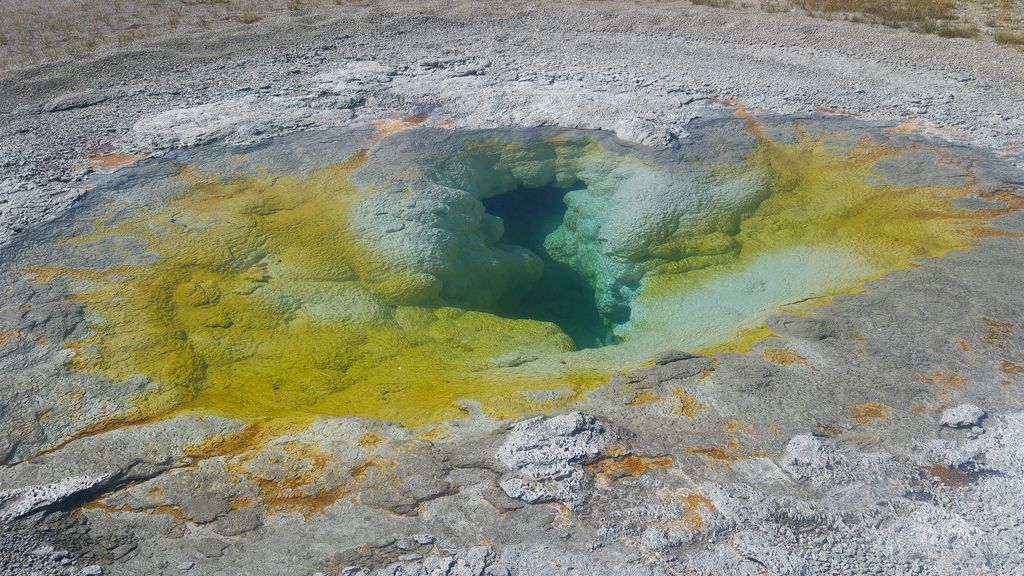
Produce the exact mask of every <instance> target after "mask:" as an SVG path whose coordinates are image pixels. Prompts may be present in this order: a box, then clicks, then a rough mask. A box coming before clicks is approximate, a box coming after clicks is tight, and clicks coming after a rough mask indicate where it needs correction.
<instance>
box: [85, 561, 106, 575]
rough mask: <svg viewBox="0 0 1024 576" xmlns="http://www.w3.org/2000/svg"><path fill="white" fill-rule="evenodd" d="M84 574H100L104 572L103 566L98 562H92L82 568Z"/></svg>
mask: <svg viewBox="0 0 1024 576" xmlns="http://www.w3.org/2000/svg"><path fill="white" fill-rule="evenodd" d="M82 574H83V576H100V575H101V574H103V567H102V566H98V565H96V564H92V565H90V566H86V567H85V568H82Z"/></svg>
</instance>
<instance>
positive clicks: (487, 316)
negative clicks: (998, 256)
mask: <svg viewBox="0 0 1024 576" xmlns="http://www.w3.org/2000/svg"><path fill="white" fill-rule="evenodd" d="M688 130H689V131H690V136H689V137H688V138H687V139H686V140H685V141H681V142H680V146H679V148H678V149H675V150H660V151H658V150H651V149H648V148H644V147H641V146H635V145H630V144H628V143H624V142H622V141H620V140H618V139H616V138H615V137H614V136H613V135H610V134H607V133H601V132H593V131H574V130H558V129H529V130H525V129H524V130H515V129H507V130H486V131H459V130H451V129H442V128H428V127H419V128H412V129H409V130H405V131H402V132H398V133H394V134H390V135H388V136H386V137H384V138H381V139H373V140H368V139H367V138H366V134H365V133H358V132H355V133H353V132H344V133H341V134H340V135H338V137H337V140H336V141H332V140H331V138H326V137H324V136H322V135H321V136H318V137H316V138H309V137H307V136H304V135H293V136H289V137H284V138H280V139H277V140H272V141H270V142H269V143H267V144H264V145H260V146H257V147H253V148H250V149H245V150H241V151H237V150H232V149H227V150H224V149H215V148H210V149H196V150H191V151H181V152H177V153H175V154H173V155H169V156H168V157H167V158H162V159H159V160H152V161H150V162H149V163H145V164H143V165H142V166H139V167H138V168H132V169H127V170H129V172H125V173H123V174H119V175H117V176H116V177H113V178H111V179H110V180H109V182H107V183H106V184H104V183H103V182H99V183H97V185H96V187H95V188H94V191H93V192H92V193H91V194H90V195H89V197H88V199H87V200H86V201H85V202H83V203H82V204H81V205H80V206H79V207H78V208H76V210H75V211H74V212H73V213H70V214H69V215H68V216H67V218H66V219H64V220H58V221H55V223H53V224H48V225H45V226H44V227H41V228H39V229H38V230H37V231H34V232H33V233H32V234H30V235H26V236H25V238H27V240H24V242H25V246H26V247H24V248H22V249H20V250H17V251H15V250H12V251H8V252H6V254H10V255H11V256H9V258H13V260H12V261H11V264H12V265H11V266H6V265H5V269H10V270H17V273H18V274H20V275H22V276H23V277H25V278H29V279H30V280H29V281H30V282H34V283H37V284H48V285H50V287H51V288H50V289H51V290H52V291H53V292H54V293H55V294H62V295H63V296H62V298H65V299H66V300H68V301H70V302H72V303H73V306H76V307H78V308H80V310H81V317H82V318H85V319H86V320H85V322H83V323H82V326H81V327H80V328H78V329H76V330H75V331H74V332H73V333H70V335H69V336H67V337H66V340H65V342H66V344H65V345H66V346H67V348H69V349H70V352H69V356H70V358H71V360H70V361H69V363H68V365H67V367H66V369H67V370H68V371H70V372H75V373H79V375H81V374H88V375H90V376H89V377H90V378H96V377H98V378H100V379H103V380H104V381H109V382H111V383H114V384H119V383H130V385H131V386H132V389H138V390H140V391H141V392H140V396H139V399H138V405H137V406H136V408H135V409H134V411H133V412H132V413H131V418H135V419H138V418H148V417H159V416H164V415H171V414H176V413H181V412H189V413H196V412H198V413H213V414H220V415H226V416H230V417H238V418H243V419H262V418H293V417H296V416H297V415H303V416H314V417H315V416H319V415H336V416H361V417H366V418H374V419H383V420H390V421H394V422H400V423H402V424H405V425H408V426H413V427H416V426H425V425H432V424H436V423H439V422H443V421H446V420H449V419H452V418H459V417H465V416H467V415H468V414H471V413H473V412H474V411H479V412H481V413H483V414H485V415H487V416H489V417H493V418H516V417H518V416H520V415H522V414H525V413H534V412H538V411H545V410H551V409H554V408H557V407H559V406H565V405H568V404H570V403H572V402H575V401H577V400H579V399H581V398H583V397H584V396H585V395H586V394H587V392H588V391H590V390H592V389H594V388H595V387H598V386H601V385H603V384H605V383H607V382H608V381H609V380H610V378H611V376H612V375H613V374H615V373H619V372H622V371H624V370H630V369H632V368H634V367H638V366H641V365H643V364H644V363H646V362H649V361H650V359H651V358H652V356H654V355H655V354H658V353H659V352H662V351H665V350H683V351H688V352H693V353H704V354H711V353H717V352H720V351H736V352H743V351H746V350H749V349H750V348H751V347H752V346H754V345H756V344H757V343H759V342H761V341H762V340H764V339H765V338H768V337H770V336H771V331H770V330H769V329H768V328H767V325H766V322H767V321H768V319H769V318H770V317H772V316H774V315H779V314H787V313H804V314H805V313H813V311H814V308H815V307H817V306H822V305H826V304H828V303H829V302H830V299H831V298H832V297H834V296H837V295H843V294H855V293H858V292H860V291H862V290H864V289H865V285H866V284H867V283H868V282H870V281H873V280H877V279H880V278H883V277H884V276H886V275H887V274H889V273H891V272H894V271H897V270H902V269H907V268H911V267H914V266H918V265H920V263H921V262H922V261H926V259H929V258H938V257H941V256H943V255H945V254H947V253H949V252H950V251H953V250H959V249H964V248H968V247H970V246H972V245H973V244H974V243H975V242H976V241H977V240H978V239H979V238H982V237H988V236H994V235H999V234H1001V233H1002V232H1001V231H1000V229H999V228H997V227H995V226H993V225H992V220H993V219H994V218H996V217H997V216H1000V215H1002V214H1005V213H1008V212H1009V211H1012V210H1015V209H1018V208H1019V207H1020V205H1021V202H1020V199H1019V198H1018V197H1017V196H1015V195H1013V194H1009V193H1003V192H998V190H1000V189H1001V188H1000V187H999V185H998V184H994V183H993V181H992V180H986V178H989V177H988V176H986V175H985V174H986V173H985V169H984V167H985V166H986V164H985V162H982V161H979V160H978V159H977V158H963V154H965V152H964V150H962V149H957V150H950V149H946V148H942V147H941V146H940V145H938V144H932V143H922V142H920V141H914V140H911V139H904V137H903V136H901V135H899V134H895V133H892V134H890V133H885V132H882V131H880V130H878V129H876V128H873V127H867V126H865V125H862V124H857V123H856V122H855V121H852V120H837V119H821V118H818V119H800V120H793V119H787V118H768V119H761V120H758V121H756V122H755V121H752V120H746V121H744V120H740V119H727V120H716V121H708V122H706V123H695V124H694V125H693V126H688ZM304 138H305V139H304ZM325 159H328V160H325ZM986 162H987V161H986ZM176 167H183V168H180V169H179V168H176ZM968 204H970V205H971V208H968V207H966V206H967V205H968ZM979 206H981V208H979ZM69 231H70V232H69ZM6 254H5V258H8V256H7V255H6ZM4 281H5V282H7V281H8V280H4ZM19 281H20V280H19ZM10 282H13V280H11V281H10ZM4 288H5V287H4V285H0V293H2V292H3V290H4ZM139 382H142V383H143V384H142V385H139Z"/></svg>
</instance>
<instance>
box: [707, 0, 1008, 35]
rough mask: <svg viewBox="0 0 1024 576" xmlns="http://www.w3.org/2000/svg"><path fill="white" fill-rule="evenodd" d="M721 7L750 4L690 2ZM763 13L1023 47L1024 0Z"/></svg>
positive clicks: (867, 2)
mask: <svg viewBox="0 0 1024 576" xmlns="http://www.w3.org/2000/svg"><path fill="white" fill-rule="evenodd" d="M690 2H691V3H692V4H700V5H705V6H715V7H721V8H750V7H753V6H754V4H752V3H747V2H736V1H732V0H690ZM759 7H760V9H761V11H763V12H788V11H790V10H793V9H800V10H802V11H803V12H805V13H807V14H809V15H811V16H815V17H819V18H824V19H828V20H834V19H839V18H841V19H844V20H847V21H849V22H855V23H866V24H876V25H882V26H889V27H891V28H904V29H907V30H911V31H913V32H920V33H924V34H935V35H937V36H942V37H944V38H977V37H979V36H991V37H992V39H993V40H995V42H997V43H998V44H1002V45H1006V46H1022V45H1024V32H1022V31H1021V30H1024V0H760V3H759Z"/></svg>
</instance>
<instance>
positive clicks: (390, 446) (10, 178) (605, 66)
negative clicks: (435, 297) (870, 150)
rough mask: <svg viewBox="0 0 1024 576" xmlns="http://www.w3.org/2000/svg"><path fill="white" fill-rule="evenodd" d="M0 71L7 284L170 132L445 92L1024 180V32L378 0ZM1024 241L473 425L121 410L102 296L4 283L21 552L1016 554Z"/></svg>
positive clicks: (369, 562) (258, 561)
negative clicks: (924, 159) (762, 136)
mask: <svg viewBox="0 0 1024 576" xmlns="http://www.w3.org/2000/svg"><path fill="white" fill-rule="evenodd" d="M0 95H2V96H3V97H2V98H0V262H3V264H4V270H3V279H4V281H5V283H6V282H14V281H15V280H12V279H14V278H15V277H16V276H17V275H16V273H15V270H14V269H13V266H14V264H13V263H14V262H17V261H18V258H19V254H18V253H16V251H17V250H18V247H19V246H22V245H24V244H23V243H25V242H31V241H32V237H33V234H35V233H36V231H37V230H38V229H39V227H40V225H41V224H43V223H45V222H47V221H51V220H53V219H56V218H60V217H61V216H62V215H63V214H65V213H66V211H67V210H69V209H71V208H72V207H73V206H77V205H81V204H82V203H88V202H89V201H90V196H91V193H90V189H91V188H92V187H93V186H98V185H107V186H111V184H110V183H111V182H113V183H114V184H116V183H117V182H118V180H117V178H118V175H117V170H118V169H120V168H122V167H123V166H126V165H130V164H132V163H134V162H136V161H137V160H138V159H139V158H141V157H145V156H153V157H156V158H159V157H161V156H168V157H169V158H172V159H173V157H174V154H177V153H178V152H174V151H173V150H175V149H182V148H185V149H192V148H195V147H199V148H198V149H199V150H203V149H206V148H210V149H218V147H222V146H226V145H227V146H230V145H243V144H249V143H254V142H261V141H264V140H266V139H268V138H273V137H277V136H280V135H283V134H286V133H294V132H300V131H307V130H315V129H333V130H351V131H355V132H358V133H360V134H362V135H363V136H364V137H365V135H366V134H368V133H369V132H371V131H372V129H374V128H373V127H374V126H376V129H378V130H379V129H380V128H381V127H382V126H383V127H384V128H385V129H388V127H389V126H392V124H387V123H385V124H380V122H381V121H392V122H393V121H395V120H396V119H400V118H409V117H411V116H415V115H419V116H415V121H429V122H431V123H438V124H443V125H446V126H449V127H452V128H487V127H532V126H561V127H567V128H592V129H603V130H608V131H611V132H614V133H615V134H616V135H617V136H618V137H619V138H621V139H622V140H624V141H627V142H632V143H636V144H640V145H645V146H649V147H654V148H676V147H679V146H680V145H682V144H681V143H685V142H686V140H687V138H688V136H689V135H690V132H689V130H691V129H692V127H693V126H694V122H697V121H698V119H714V118H725V117H730V116H732V115H733V114H734V112H735V110H736V109H737V108H743V109H747V110H752V111H755V112H756V113H761V114H772V115H779V114H823V115H828V114H841V115H850V116H855V117H857V118H859V119H862V120H865V121H869V122H875V123H877V124H878V126H883V125H884V126H888V127H890V128H898V129H899V130H901V131H908V132H912V133H914V134H923V135H927V137H928V138H931V139H935V140H932V141H936V142H937V141H938V139H942V140H943V141H944V142H946V143H947V144H944V145H945V146H952V147H959V148H955V149H959V150H973V151H975V152H972V153H977V154H979V155H985V157H986V158H990V161H991V163H992V165H993V166H995V165H997V164H998V166H999V167H1000V170H1001V172H1000V175H1001V179H1002V182H1003V184H1004V185H1005V187H1006V188H1007V189H1011V190H1012V189H1016V190H1020V189H1021V188H1022V187H1024V177H1022V176H1021V174H1020V172H1019V171H1017V172H1015V171H1014V167H1016V168H1018V169H1020V168H1024V149H1022V142H1024V137H1022V135H1024V116H1022V114H1021V111H1022V110H1024V53H1021V52H1019V51H1015V50H1012V49H1009V48H1001V47H997V46H995V45H993V44H991V43H989V42H982V41H979V40H974V39H962V38H953V39H950V38H940V37H936V36H925V35H920V34H913V33H910V32H906V31H901V30H891V29H886V28H880V27H870V26H852V25H850V24H849V23H846V22H839V21H824V20H820V19H811V18H806V17H803V16H801V15H799V14H792V13H760V12H758V13H750V12H743V11H722V10H716V9H714V8H708V7H700V6H690V5H685V4H679V3H663V2H662V3H647V2H640V3H621V2H567V3H557V4H556V3H535V2H514V1H513V2H508V1H505V2H473V3H468V2H444V1H436V2H422V3H406V2H397V1H396V2H374V3H368V4H351V5H345V6H344V7H343V9H339V10H337V11H332V12H331V13H330V16H329V17H324V16H322V15H318V16H315V17H314V16H310V17H306V18H302V17H292V16H290V15H287V14H284V15H277V16H268V17H266V18H264V19H262V20H261V21H259V22H258V23H253V24H242V23H239V22H236V21H233V20H232V21H218V22H215V23H213V24H212V25H211V26H210V28H209V29H206V30H201V31H197V32H193V31H189V32H188V33H186V31H182V33H181V34H170V35H165V36H162V37H160V38H155V39H151V40H144V41H139V42H134V43H132V44H131V45H130V46H128V47H123V48H117V47H109V48H102V47H101V48H97V49H96V50H95V51H94V52H89V53H87V54H86V55H83V56H80V57H78V58H76V59H74V60H64V61H56V62H51V63H47V64H42V65H37V66H32V67H27V68H15V67H10V68H8V69H6V70H4V71H3V72H0ZM374 123H377V124H376V125H375V124H374ZM310 138H313V139H316V138H317V136H316V135H313V136H311V137H310ZM302 141H303V140H295V141H294V142H302ZM321 144H322V142H321ZM321 148H322V147H321ZM343 152H346V153H347V152H348V151H341V150H339V151H335V152H333V154H338V155H339V156H340V157H344V156H345V155H346V154H345V153H343ZM296 156H297V157H303V158H307V160H306V161H308V162H314V163H315V162H316V161H317V159H316V158H313V159H309V158H308V155H307V156H303V155H301V154H297V155H296ZM329 156H331V153H322V155H321V156H320V158H319V161H320V162H325V161H328V160H330V159H331V158H329ZM151 162H155V163H154V164H149V165H148V166H150V168H145V169H151V170H157V171H159V169H160V168H159V166H160V164H159V163H158V161H151ZM153 166H156V168H153ZM309 167H311V166H305V167H302V166H297V167H296V170H300V171H301V170H303V169H308V168H309ZM107 173H114V174H113V175H112V176H107V175H106V174H107ZM125 173H128V172H125ZM112 189H114V190H116V189H117V188H116V186H113V188H112ZM1000 226H1002V227H1003V228H1005V229H1008V230H1016V231H1020V230H1024V220H1022V219H1021V218H1020V217H1019V214H1016V215H1011V216H1007V217H1004V219H1003V220H1001V221H1000ZM1022 259H1024V251H1022V250H1021V246H1020V240H1019V239H1017V238H1013V237H992V238H985V239H983V240H981V241H980V243H979V244H978V246H976V247H975V248H973V249H971V250H968V251H964V252H956V253H953V254H951V255H949V256H947V257H945V258H943V259H941V260H937V261H934V262H928V263H927V265H925V266H921V267H918V268H914V269H911V270H906V271H903V272H898V273H896V274H893V275H891V276H889V277H887V278H885V279H884V280H881V281H878V282H875V283H873V284H872V285H870V286H869V287H868V290H867V291H866V293H864V294H860V295H851V296H844V297H841V298H837V299H836V301H835V302H834V303H833V304H832V305H830V306H828V307H825V308H822V309H819V310H817V311H816V313H815V315H813V316H790V315H780V316H778V317H775V318H772V319H771V320H770V321H769V326H770V327H771V328H772V330H773V331H774V332H775V334H776V335H777V337H776V338H773V339H770V340H768V341H766V342H764V343H762V344H760V345H759V346H758V347H756V348H755V349H754V350H753V351H751V352H749V353H745V354H733V353H730V354H719V355H713V356H698V357H692V356H691V355H690V354H685V353H680V352H671V351H668V353H664V352H666V351H659V350H652V351H651V354H652V356H655V355H656V354H658V353H661V354H659V355H657V357H656V358H657V360H656V362H654V363H653V365H652V366H650V367H648V368H644V369H640V370H637V371H634V372H631V373H629V374H624V375H620V376H618V377H616V378H615V379H613V380H612V381H611V382H610V383H609V384H608V385H606V386H604V387H601V388H599V389H598V390H596V391H594V392H592V393H591V394H589V395H588V396H587V398H586V399H585V400H583V401H582V402H580V403H579V404H577V405H575V406H573V407H571V408H570V409H568V410H563V411H561V412H560V413H556V414H553V415H550V416H548V417H538V418H527V419H523V420H521V421H519V422H506V421H493V420H490V419H488V418H485V417H482V416H480V415H476V416H473V417H470V418H466V419H463V420H456V421H452V422H450V423H448V424H447V426H446V430H445V431H443V432H437V431H423V430H410V429H407V428H403V427H400V426H396V425H392V424H388V423H386V422H378V421H370V420H363V419H355V418H322V419H320V420H318V421H316V422H315V423H314V424H312V425H311V426H310V427H309V428H307V429H304V430H301V431H295V430H287V431H275V430H273V429H270V428H268V427H269V425H264V424H261V423H259V422H256V423H253V422H242V421H237V420H231V419H226V418H219V417H212V416H205V417H202V416H192V415H183V416H178V417H176V418H173V419H168V420H159V421H156V422H143V423H139V424H138V425H137V426H128V427H120V428H115V429H102V428H101V429H97V428H95V426H94V425H95V424H96V423H97V422H101V421H104V420H106V419H108V418H109V417H111V416H114V415H117V414H119V413H121V412H123V411H124V410H125V405H126V403H127V402H128V400H129V399H130V398H132V397H133V395H134V394H137V393H139V392H141V391H143V390H144V389H145V388H146V386H147V384H148V383H147V382H146V381H138V382H129V383H128V384H129V385H131V386H134V389H126V388H116V389H111V387H110V386H109V385H106V386H104V383H103V382H102V381H101V379H100V377H98V376H96V377H93V376H89V378H92V380H89V381H88V382H87V385H88V390H90V393H89V394H88V395H86V396H85V397H82V396H80V395H77V394H76V392H75V391H76V390H78V389H79V387H81V386H82V381H81V380H80V377H78V376H76V377H75V378H79V379H78V380H75V379H71V378H69V377H68V376H67V371H66V370H65V368H64V365H65V363H66V361H67V358H68V353H67V350H64V349H63V347H62V345H61V343H62V342H63V341H64V340H65V339H66V338H69V337H70V336H71V335H73V334H76V332H75V331H76V330H82V329H83V327H82V326H81V320H82V317H81V310H80V309H76V308H75V306H74V304H73V303H71V302H67V301H66V300H65V299H64V298H63V297H62V295H58V294H55V293H50V288H48V287H47V286H46V285H37V286H34V287H33V288H32V290H31V291H30V292H18V297H17V298H11V297H10V296H9V294H10V293H5V297H4V299H3V300H2V301H0V374H8V375H11V374H16V375H17V377H16V378H13V380H12V377H11V376H7V377H5V376H0V382H3V384H4V386H3V390H2V391H0V397H2V398H3V399H4V401H3V403H2V404H0V431H2V434H0V463H3V464H4V467H3V468H2V469H0V522H2V523H3V530H2V532H0V570H2V571H3V572H4V573H9V574H19V575H20V574H37V573H39V574H102V573H111V574H182V573H184V574H189V573H191V574H240V573H247V574H315V573H318V572H319V573H324V574H474V575H477V576H479V575H481V574H492V575H495V574H531V573H533V574H549V573H551V574H556V573H557V574H561V573H584V574H676V573H678V574H689V573H697V574H763V573H769V574H837V573H846V574H985V573H991V574H1013V573H1018V572H1020V571H1021V570H1022V569H1024V555H1022V553H1021V550H1022V549H1024V541H1022V535H1024V512H1022V510H1024V506H1022V502H1021V496H1020V495H1021V494H1022V490H1021V489H1022V487H1024V468H1022V464H1021V463H1022V462H1024V454H1022V450H1024V448H1022V447H1024V401H1022V398H1024V397H1022V396H1021V394H1020V388H1019V387H1020V386H1021V385H1022V384H1024V376H1022V375H1024V367H1021V366H1020V364H1024V360H1022V357H1021V353H1022V350H1024V333H1022V331H1024V312H1022V310H1024V289H1022V288H1024V286H1022V284H1024V280H1022V278H1021V276H1020V274H1019V273H1018V272H1017V271H1019V270H1020V269H1021V266H1022V265H1024V261H1022ZM3 285H7V284H3ZM12 285H13V284H12ZM58 296H60V297H58ZM679 390H685V392H684V393H683V394H679V392H678V391H679ZM697 407H700V408H699V409H698V408H697Z"/></svg>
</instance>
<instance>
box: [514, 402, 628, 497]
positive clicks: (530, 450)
mask: <svg viewBox="0 0 1024 576" xmlns="http://www.w3.org/2000/svg"><path fill="white" fill-rule="evenodd" d="M612 441H613V435H612V434H611V433H610V432H608V431H607V430H606V429H605V427H604V425H602V424H601V423H600V422H598V420H597V419H596V418H594V417H593V416H591V415H589V414H584V413H582V412H571V413H569V414H563V415H560V416H554V417H551V418H544V417H537V418H531V419H530V420H525V421H523V422H519V423H517V424H515V425H514V426H513V427H512V430H511V431H510V432H509V435H508V437H507V438H506V439H505V442H504V443H503V444H502V445H501V448H500V449H499V450H498V453H497V458H498V460H499V461H501V463H502V464H504V465H505V466H506V467H508V468H510V469H511V470H512V472H511V473H509V474H507V475H506V476H505V477H504V478H503V479H502V480H501V481H500V482H499V485H500V486H501V488H502V490H504V491H505V493H506V494H508V495H509V496H510V497H512V498H519V499H521V500H524V501H526V502H530V503H539V502H553V501H559V502H562V503H564V504H565V505H566V506H569V507H570V508H579V507H581V506H583V504H584V503H585V502H586V500H587V496H588V489H589V484H590V480H591V478H590V475H589V473H588V472H587V471H586V470H585V469H584V467H583V465H584V464H586V463H588V462H591V461H593V460H594V459H595V458H596V457H597V456H598V455H600V454H601V451H602V450H603V449H604V448H605V447H607V446H608V445H609V444H610V443H611V442H612Z"/></svg>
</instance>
